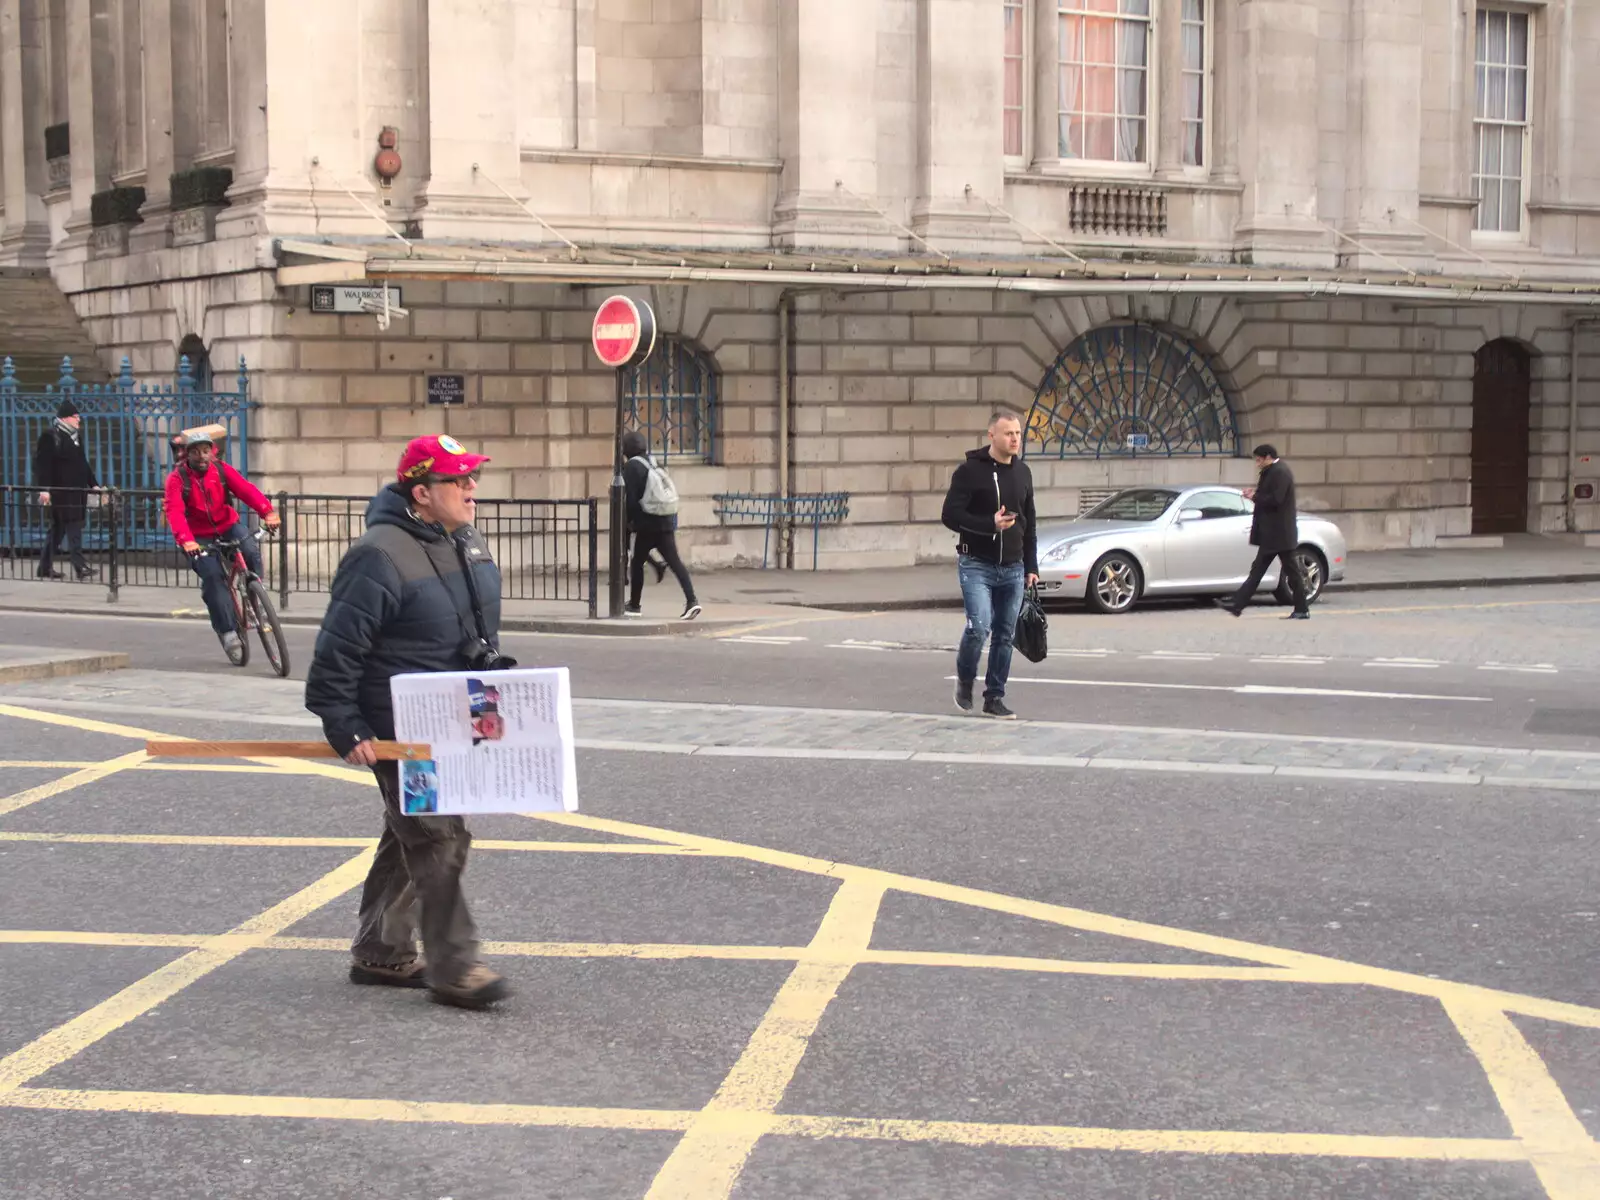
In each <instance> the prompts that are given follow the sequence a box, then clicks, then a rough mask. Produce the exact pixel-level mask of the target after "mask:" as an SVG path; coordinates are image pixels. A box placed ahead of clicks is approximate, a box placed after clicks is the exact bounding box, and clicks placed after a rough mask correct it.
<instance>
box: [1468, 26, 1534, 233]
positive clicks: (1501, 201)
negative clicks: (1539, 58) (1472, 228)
mask: <svg viewBox="0 0 1600 1200" xmlns="http://www.w3.org/2000/svg"><path fill="white" fill-rule="evenodd" d="M1530 34H1531V29H1530V24H1529V19H1528V14H1526V13H1519V12H1511V11H1508V10H1505V9H1494V8H1480V9H1479V10H1478V27H1477V52H1476V54H1475V56H1474V57H1475V60H1476V67H1477V107H1476V109H1475V118H1474V121H1473V139H1474V142H1475V143H1476V144H1475V146H1474V164H1473V170H1472V194H1473V196H1474V197H1475V198H1476V199H1477V201H1478V211H1477V219H1476V227H1477V229H1478V230H1479V231H1480V232H1484V233H1520V232H1521V231H1522V209H1523V204H1524V202H1525V198H1526V197H1525V194H1524V191H1523V188H1524V185H1525V183H1526V180H1527V170H1526V164H1527V153H1528V64H1529V61H1530V59H1529V53H1528V51H1529V40H1530Z"/></svg>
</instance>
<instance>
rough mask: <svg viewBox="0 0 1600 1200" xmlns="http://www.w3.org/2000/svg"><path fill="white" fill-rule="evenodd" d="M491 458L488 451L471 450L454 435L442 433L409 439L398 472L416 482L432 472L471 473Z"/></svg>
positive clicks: (402, 479)
mask: <svg viewBox="0 0 1600 1200" xmlns="http://www.w3.org/2000/svg"><path fill="white" fill-rule="evenodd" d="M488 461H489V456H488V455H487V454H468V453H467V448H466V447H465V446H463V445H462V444H461V443H460V442H458V441H456V440H455V438H453V437H451V436H450V435H449V434H448V433H441V434H438V435H436V436H434V437H420V438H413V439H412V440H411V441H410V442H408V443H407V444H406V448H405V453H403V454H402V455H401V456H400V466H399V468H398V469H397V470H396V471H395V475H396V476H397V477H398V478H399V480H400V482H401V483H416V482H418V481H420V480H422V479H425V478H426V477H427V476H429V475H470V474H472V472H474V471H476V470H477V469H478V468H479V467H481V466H483V464H484V463H486V462H488Z"/></svg>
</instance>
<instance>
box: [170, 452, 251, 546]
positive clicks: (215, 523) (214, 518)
mask: <svg viewBox="0 0 1600 1200" xmlns="http://www.w3.org/2000/svg"><path fill="white" fill-rule="evenodd" d="M230 496H237V497H238V498H239V499H240V500H243V501H244V502H245V503H246V504H248V505H249V506H250V507H251V508H253V509H255V511H256V512H258V513H260V514H261V515H262V516H263V517H265V516H269V515H270V514H271V512H272V502H271V501H270V500H268V499H267V498H266V497H265V496H263V495H262V494H261V489H260V488H258V487H256V486H255V484H253V483H251V482H250V481H249V480H248V479H246V478H245V477H244V476H243V475H241V474H239V472H237V471H235V470H234V469H233V468H232V467H230V466H229V465H228V464H227V463H222V462H214V463H212V464H211V466H210V467H209V468H208V469H207V470H206V473H205V474H204V475H196V474H195V473H194V472H193V471H191V470H190V469H189V466H188V464H187V463H184V464H182V465H180V466H179V467H178V468H177V469H176V470H175V471H173V472H172V474H171V475H168V476H167V524H169V525H171V526H172V532H173V535H174V536H176V537H177V539H178V545H180V546H181V545H183V543H185V542H198V541H200V540H202V539H203V538H214V537H221V536H222V535H223V534H225V533H227V532H228V531H230V530H231V529H232V528H233V527H234V526H235V525H237V524H238V523H239V510H238V509H236V508H234V507H233V505H232V504H231V503H230V502H229V497H230Z"/></svg>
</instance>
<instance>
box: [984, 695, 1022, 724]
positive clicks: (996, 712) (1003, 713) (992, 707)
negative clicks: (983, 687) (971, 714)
mask: <svg viewBox="0 0 1600 1200" xmlns="http://www.w3.org/2000/svg"><path fill="white" fill-rule="evenodd" d="M983 715H984V716H986V717H993V718H994V719H995V720H996V721H1015V720H1016V719H1017V714H1016V713H1014V712H1012V711H1011V710H1010V709H1009V708H1007V707H1006V702H1005V701H1004V700H1001V699H998V698H996V699H994V700H985V701H984V702H983Z"/></svg>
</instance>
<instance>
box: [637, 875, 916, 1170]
mask: <svg viewBox="0 0 1600 1200" xmlns="http://www.w3.org/2000/svg"><path fill="white" fill-rule="evenodd" d="M883 893H884V888H883V885H882V884H881V883H878V882H876V881H874V880H870V879H861V878H846V879H845V880H844V882H843V883H841V884H840V885H839V889H838V891H836V892H835V893H834V896H833V902H832V903H831V904H829V906H828V912H827V915H826V916H824V917H823V918H822V924H821V925H820V926H819V927H818V928H817V932H816V936H815V937H813V938H812V939H811V945H810V947H809V949H810V950H812V951H813V952H814V953H815V954H816V955H817V956H818V957H816V958H813V959H810V960H807V961H802V962H800V963H799V964H797V965H796V966H795V969H794V970H793V971H792V972H790V974H789V978H788V979H786V980H785V981H784V984H783V986H782V987H781V988H779V989H778V994H777V996H776V998H774V999H773V1001H772V1006H771V1007H770V1008H768V1009H767V1014H766V1016H764V1017H762V1019H761V1024H759V1025H758V1026H756V1031H755V1033H754V1034H752V1035H751V1038H750V1041H749V1044H747V1045H746V1046H745V1048H744V1053H743V1054H741V1055H740V1056H739V1060H738V1061H737V1062H736V1063H734V1065H733V1069H732V1070H731V1071H729V1072H728V1076H727V1078H726V1079H724V1080H723V1081H722V1086H721V1087H719V1088H718V1089H717V1093H716V1095H714V1096H713V1097H712V1098H711V1102H710V1103H709V1104H707V1105H706V1106H705V1108H704V1109H703V1110H702V1111H701V1113H700V1115H699V1116H697V1117H696V1118H695V1119H694V1123H693V1124H691V1125H690V1126H689V1129H688V1131H687V1132H686V1133H685V1134H684V1135H683V1140H682V1141H680V1142H679V1143H678V1145H677V1147H676V1148H675V1149H674V1150H673V1152H672V1154H671V1155H670V1156H669V1157H668V1159H667V1161H666V1162H665V1163H664V1164H662V1167H661V1170H660V1171H659V1172H658V1173H657V1174H656V1177H655V1180H654V1182H652V1183H651V1185H650V1190H649V1191H648V1192H647V1193H646V1194H645V1195H646V1200H711V1198H712V1197H720V1196H727V1195H729V1194H730V1193H731V1192H732V1191H733V1186H734V1184H735V1183H736V1182H738V1179H739V1173H740V1172H741V1171H743V1170H744V1164H745V1162H746V1160H747V1159H748V1158H749V1157H750V1152H751V1151H752V1150H754V1149H755V1147H756V1142H758V1141H759V1140H760V1139H761V1135H762V1132H763V1131H764V1129H763V1125H762V1124H761V1123H752V1122H751V1121H750V1120H749V1119H748V1118H749V1116H750V1115H751V1114H769V1113H774V1112H776V1111H777V1109H778V1104H779V1102H780V1101H781V1100H782V1099H783V1093H784V1092H785V1090H787V1089H788V1087H789V1082H790V1081H791V1080H792V1079H793V1078H794V1073H795V1071H797V1070H798V1069H799V1067H800V1060H801V1059H802V1058H803V1057H804V1056H805V1052H806V1048H807V1047H808V1046H809V1045H810V1044H811V1035H812V1034H813V1033H815V1032H816V1029H817V1025H818V1024H819V1023H820V1022H821V1020H822V1014H823V1013H824V1012H825V1011H827V1008H828V1005H829V1003H830V1002H832V1000H833V998H834V996H835V995H837V994H838V991H839V985H840V984H841V983H843V982H844V980H845V976H847V975H848V974H849V973H850V968H851V966H852V965H853V964H854V963H855V961H856V960H857V958H858V957H859V956H860V955H861V953H862V952H863V951H865V950H866V948H867V944H868V943H869V942H870V941H871V940H872V927H873V926H874V925H875V924H876V923H877V920H878V908H879V906H880V905H881V904H882V902H883ZM730 1118H732V1119H730Z"/></svg>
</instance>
